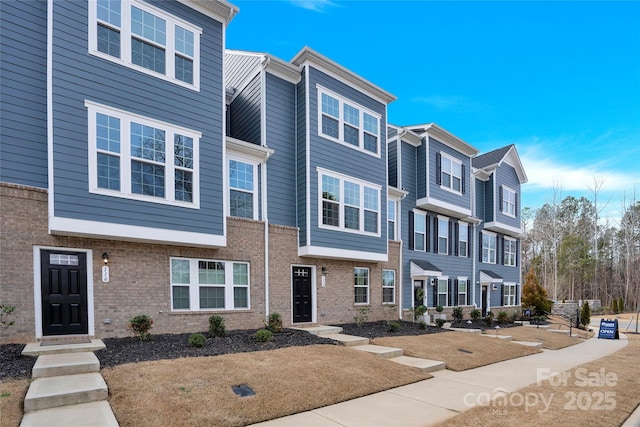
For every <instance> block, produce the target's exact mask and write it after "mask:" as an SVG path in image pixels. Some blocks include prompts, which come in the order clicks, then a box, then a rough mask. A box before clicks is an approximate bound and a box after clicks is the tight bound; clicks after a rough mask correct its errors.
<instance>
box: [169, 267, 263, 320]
mask: <svg viewBox="0 0 640 427" xmlns="http://www.w3.org/2000/svg"><path fill="white" fill-rule="evenodd" d="M174 259H177V260H187V261H189V283H188V284H187V283H173V282H172V280H171V277H172V272H171V268H172V267H171V265H172V261H173V260H174ZM199 261H205V262H220V263H223V264H224V265H225V267H224V274H225V280H224V282H225V283H224V285H201V284H200V283H199V281H198V262H199ZM234 264H245V265H246V266H247V275H248V283H247V285H246V288H247V307H239V308H235V307H234V292H233V289H234V287H236V286H235V285H234V283H233V265H234ZM169 282H170V285H169V299H170V301H171V311H172V312H176V313H184V312H228V311H246V310H250V309H251V264H250V263H248V262H245V261H229V260H213V259H201V258H182V257H171V258H169ZM174 286H181V287H188V288H189V308H177V309H176V308H173V287H174ZM201 286H202V287H224V289H225V292H224V306H225V308H199V307H200V287H201ZM243 287H244V285H243ZM227 307H234V308H227Z"/></svg>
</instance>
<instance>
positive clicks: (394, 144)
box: [387, 140, 398, 187]
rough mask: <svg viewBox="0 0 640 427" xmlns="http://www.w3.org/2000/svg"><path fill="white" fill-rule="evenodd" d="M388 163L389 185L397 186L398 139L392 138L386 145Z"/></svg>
mask: <svg viewBox="0 0 640 427" xmlns="http://www.w3.org/2000/svg"><path fill="white" fill-rule="evenodd" d="M387 153H388V156H389V158H388V161H387V162H388V164H389V185H390V186H392V187H398V140H393V141H391V142H390V143H389V144H388V145H387Z"/></svg>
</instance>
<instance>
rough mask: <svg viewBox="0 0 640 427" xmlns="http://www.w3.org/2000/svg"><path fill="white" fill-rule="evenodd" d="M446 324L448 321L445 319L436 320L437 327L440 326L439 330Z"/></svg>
mask: <svg viewBox="0 0 640 427" xmlns="http://www.w3.org/2000/svg"><path fill="white" fill-rule="evenodd" d="M445 323H446V320H444V319H436V325H437V326H438V328H442V326H443V325H444V324H445Z"/></svg>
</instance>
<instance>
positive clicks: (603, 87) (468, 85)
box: [227, 0, 640, 217]
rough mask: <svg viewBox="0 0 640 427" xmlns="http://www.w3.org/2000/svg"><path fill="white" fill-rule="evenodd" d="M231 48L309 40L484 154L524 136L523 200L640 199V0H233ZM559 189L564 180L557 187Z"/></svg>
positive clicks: (285, 55) (285, 48) (614, 207)
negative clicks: (525, 181)
mask: <svg viewBox="0 0 640 427" xmlns="http://www.w3.org/2000/svg"><path fill="white" fill-rule="evenodd" d="M232 3H233V4H235V5H236V6H238V7H239V8H240V13H239V14H238V15H237V16H236V17H235V18H234V20H233V21H232V22H231V24H230V25H229V28H228V31H227V47H228V48H230V49H238V50H248V51H255V52H267V53H270V54H272V55H275V56H277V57H279V58H282V59H284V60H287V61H288V60H290V59H291V58H293V57H294V56H295V54H296V53H297V52H298V51H300V49H302V48H303V47H304V46H309V47H311V48H312V49H314V50H316V51H318V52H319V53H321V54H323V55H325V56H327V57H329V58H330V59H332V60H334V61H335V62H337V63H339V64H340V65H342V66H344V67H346V68H348V69H350V70H351V71H353V72H354V73H356V74H359V75H360V76H362V77H363V78H365V79H367V80H369V81H371V82H372V83H374V84H376V85H378V86H380V87H381V88H383V89H385V90H386V91H388V92H390V93H392V94H393V95H395V96H396V97H397V98H398V99H397V100H396V101H395V102H393V103H392V104H390V105H389V108H388V115H389V122H390V123H393V124H397V125H411V124H419V123H430V122H435V123H437V124H438V125H440V126H441V127H443V128H445V129H447V130H448V131H449V132H451V133H453V134H454V135H456V136H458V137H459V138H461V139H463V140H464V141H466V142H467V143H469V144H470V145H472V146H474V147H476V148H478V149H479V150H480V152H487V151H490V150H493V149H495V148H499V147H502V146H504V145H507V144H511V143H514V144H516V147H517V150H518V153H519V154H520V157H521V159H522V162H523V164H524V167H525V172H526V173H527V177H528V179H529V183H528V184H526V185H525V186H524V187H523V190H522V191H523V200H522V201H523V206H525V207H526V206H528V207H532V208H537V207H540V206H542V204H544V203H545V202H551V201H552V200H553V197H554V188H555V189H556V190H557V191H556V192H555V193H556V195H557V196H558V200H560V199H562V198H564V197H565V196H568V195H573V196H576V197H580V196H582V195H584V196H587V197H589V198H592V194H591V192H590V191H589V187H593V186H594V178H595V179H597V180H599V181H600V182H601V183H602V189H601V193H600V195H599V196H598V199H599V200H600V201H603V202H605V203H606V202H607V201H608V204H607V206H606V212H605V213H606V215H609V216H611V217H617V216H618V215H619V213H620V211H621V210H622V206H623V199H624V198H625V197H626V200H627V202H628V200H629V199H630V198H632V197H633V194H634V191H635V195H636V200H638V199H640V2H639V1H621V2H612V1H607V2H598V1H588V2H577V1H571V2H558V1H536V2H520V1H517V2H516V1H513V2H509V1H488V2H487V1H471V2H459V1H441V2H432V1H353V0H352V1H339V0H333V1H328V0H309V1H302V0H299V1H294V0H291V1H288V0H280V1H257V0H253V1H241V0H237V1H232ZM558 190H559V191H558Z"/></svg>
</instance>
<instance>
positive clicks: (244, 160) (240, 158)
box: [226, 154, 258, 220]
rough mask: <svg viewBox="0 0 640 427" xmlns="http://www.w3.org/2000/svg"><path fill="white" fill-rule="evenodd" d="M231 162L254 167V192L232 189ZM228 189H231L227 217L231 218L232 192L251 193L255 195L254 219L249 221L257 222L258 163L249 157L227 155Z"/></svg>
mask: <svg viewBox="0 0 640 427" xmlns="http://www.w3.org/2000/svg"><path fill="white" fill-rule="evenodd" d="M231 160H235V161H237V162H242V163H246V164H249V165H251V166H252V167H253V190H251V191H247V190H243V189H239V188H232V187H231V177H230V176H229V174H230V173H231V166H230V165H229V162H230V161H231ZM227 188H228V189H229V198H228V200H229V203H228V206H227V209H226V210H227V215H228V216H231V190H236V191H241V192H244V193H251V194H252V195H253V214H252V217H251V218H249V219H254V220H257V219H258V163H257V162H256V161H255V160H252V159H251V158H249V157H243V156H238V155H236V154H227ZM234 218H235V217H234ZM237 218H242V217H237Z"/></svg>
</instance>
